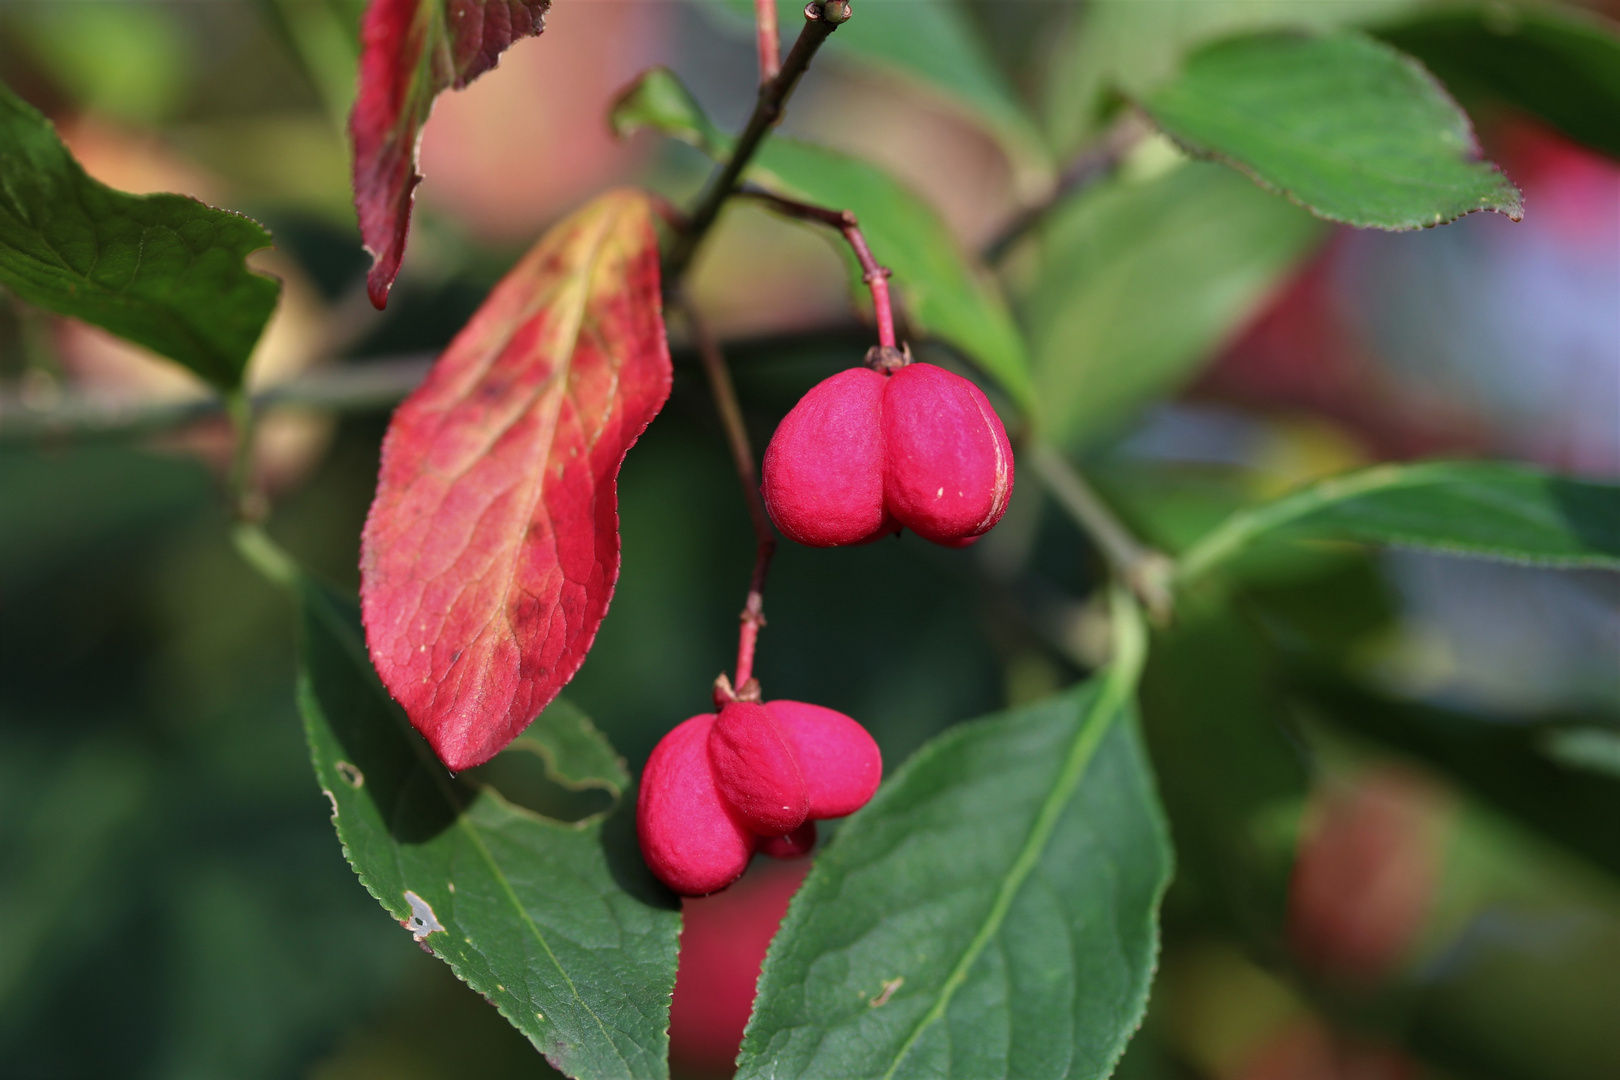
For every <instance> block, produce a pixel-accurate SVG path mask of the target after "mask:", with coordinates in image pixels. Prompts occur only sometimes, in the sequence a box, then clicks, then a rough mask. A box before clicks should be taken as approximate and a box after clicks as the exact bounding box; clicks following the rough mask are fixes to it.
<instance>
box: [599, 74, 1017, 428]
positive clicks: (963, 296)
mask: <svg viewBox="0 0 1620 1080" xmlns="http://www.w3.org/2000/svg"><path fill="white" fill-rule="evenodd" d="M612 117H613V119H612V122H613V125H614V128H615V129H616V130H617V131H618V132H619V133H620V134H621V135H622V134H628V133H630V132H632V131H635V130H637V129H638V128H640V127H651V128H654V129H656V130H658V131H661V132H663V133H664V134H666V135H669V136H670V137H672V138H676V139H680V140H681V141H682V142H686V143H689V144H691V145H692V146H695V147H697V148H698V149H699V150H702V151H703V152H704V153H706V154H708V155H710V156H711V157H714V158H715V159H716V160H723V159H724V157H725V155H726V154H728V153H730V140H729V139H726V138H725V137H724V136H723V135H721V134H720V133H719V132H718V131H717V130H716V129H715V127H714V125H713V124H711V123H710V122H709V121H708V119H707V118H706V117H705V116H704V114H703V110H702V109H701V108H700V107H699V106H698V104H697V102H696V101H694V100H693V99H692V96H691V95H690V94H689V93H687V92H686V89H685V88H684V87H683V86H681V84H680V82H679V81H678V80H677V79H676V78H675V76H674V75H673V74H671V73H670V72H669V71H667V70H665V69H663V68H655V69H653V70H652V71H650V72H648V73H647V74H645V75H643V76H642V78H641V79H640V80H638V82H637V83H636V84H635V85H633V86H632V87H630V88H629V89H628V90H627V91H626V92H625V93H624V95H623V96H621V97H620V99H619V101H618V103H617V105H616V106H615V108H614V110H613V114H612ZM747 178H748V179H749V180H751V181H753V182H754V183H757V184H760V185H762V186H764V187H767V188H769V189H770V190H772V191H774V192H776V193H777V194H779V195H783V196H786V197H788V198H792V199H799V200H801V201H804V202H810V203H815V204H818V205H821V206H827V207H832V208H835V209H840V210H853V211H854V212H855V216H856V217H857V218H858V219H859V220H860V225H861V231H862V232H863V233H865V234H866V239H867V242H868V243H869V244H870V245H871V247H872V254H873V255H874V256H876V258H877V260H878V262H880V263H882V264H883V265H884V266H887V267H888V268H889V269H891V270H893V271H894V278H893V281H892V287H893V289H894V291H895V292H896V293H897V294H898V296H899V298H900V301H901V304H902V306H903V309H904V311H905V314H906V316H907V317H908V319H909V322H910V325H911V327H912V328H913V329H914V330H916V331H918V332H920V333H923V334H927V335H930V336H934V337H938V338H940V339H941V340H943V341H945V342H948V343H949V344H950V345H952V346H954V347H955V348H957V349H959V350H961V351H962V352H963V353H964V354H965V355H966V356H967V357H968V358H969V359H971V360H973V361H974V362H975V363H977V364H978V365H979V367H980V368H982V369H983V370H984V371H985V373H986V374H988V375H990V376H991V377H992V378H994V379H995V380H996V382H997V383H999V384H1000V386H1001V388H1002V389H1003V390H1005V391H1006V392H1007V394H1008V396H1010V397H1011V398H1012V399H1013V400H1014V401H1016V402H1017V403H1018V405H1019V406H1020V407H1021V408H1023V409H1025V410H1026V411H1027V410H1028V409H1030V408H1031V406H1032V405H1033V400H1034V399H1033V396H1032V391H1031V387H1030V379H1029V359H1028V355H1027V352H1026V350H1025V347H1024V341H1023V338H1022V337H1021V336H1020V334H1019V332H1018V327H1017V326H1016V325H1015V324H1014V323H1013V320H1012V316H1011V314H1010V313H1009V312H1008V310H1007V305H1006V302H1005V301H1004V300H1003V299H1002V297H1001V294H1000V293H999V291H997V289H996V287H995V285H994V283H993V282H992V281H991V280H990V279H989V277H988V276H987V275H986V274H984V273H983V272H982V271H981V270H980V269H979V268H978V267H976V266H974V265H973V263H972V261H971V260H970V259H969V257H968V255H967V254H966V253H965V252H963V250H962V248H961V246H960V245H959V244H957V242H956V240H955V238H954V237H952V236H951V234H950V230H949V229H947V228H946V227H945V223H944V222H943V221H941V220H940V218H939V215H938V214H937V213H935V212H934V210H933V208H932V207H930V206H929V205H928V204H927V203H926V202H924V201H923V200H922V199H921V198H920V197H919V196H917V195H915V194H913V193H912V192H911V191H910V190H908V189H907V188H906V187H905V186H904V185H902V184H901V183H900V182H899V181H897V180H895V179H894V178H893V177H891V176H890V175H889V174H888V173H886V172H884V171H883V170H881V169H879V168H878V167H877V166H875V165H871V164H869V163H867V162H864V161H860V160H858V159H856V158H852V157H848V156H846V155H843V154H840V153H837V152H835V151H832V150H828V149H826V148H824V147H820V146H812V145H810V144H808V143H802V142H796V141H794V140H792V139H784V138H779V137H773V138H771V139H769V140H768V141H766V143H765V144H764V145H763V146H762V147H761V148H760V150H759V153H758V155H757V156H756V157H755V158H754V164H753V166H752V167H750V168H749V170H748V173H747ZM828 236H829V238H830V239H831V240H832V241H834V242H836V243H837V245H838V248H839V251H840V252H841V253H844V254H846V255H847V249H846V248H845V246H844V242H843V240H842V238H840V237H839V236H837V234H835V233H831V232H828ZM850 267H851V269H852V271H853V272H854V278H853V280H854V281H855V283H856V284H857V285H859V282H860V276H859V270H858V269H857V268H856V266H855V262H854V260H853V259H851V260H850ZM860 291H861V292H863V293H864V292H865V287H864V286H860Z"/></svg>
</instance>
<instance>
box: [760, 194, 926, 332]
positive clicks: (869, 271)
mask: <svg viewBox="0 0 1620 1080" xmlns="http://www.w3.org/2000/svg"><path fill="white" fill-rule="evenodd" d="M737 194H739V195H746V196H748V197H749V198H750V199H758V200H759V201H761V202H763V203H767V204H769V205H770V206H771V208H772V209H774V210H776V211H778V212H779V213H783V214H786V215H788V216H789V217H796V218H800V219H802V220H805V221H815V222H820V223H821V224H823V225H830V226H832V227H833V228H835V229H837V230H838V231H839V232H840V233H842V234H843V235H844V239H845V240H847V241H848V242H849V246H850V250H852V251H853V252H854V253H855V261H856V262H858V263H860V264H861V280H862V281H864V282H866V284H867V287H868V288H870V289H871V290H872V311H873V313H874V315H875V316H876V317H877V330H878V344H879V345H880V346H882V347H883V348H885V349H892V348H894V347H895V345H896V341H895V334H894V305H893V302H892V301H891V300H890V298H889V275H890V273H891V271H890V270H889V268H888V267H886V266H880V265H878V261H877V259H876V258H875V257H874V256H873V255H872V249H871V248H870V247H868V246H867V243H866V237H865V235H863V234H862V232H861V227H860V223H859V222H857V221H856V219H855V213H854V211H852V210H832V209H829V208H828V207H825V206H814V205H812V204H810V203H804V202H799V201H798V200H797V199H787V198H783V197H782V196H781V195H778V194H776V193H775V192H772V191H767V190H766V189H764V188H762V187H759V186H757V185H754V184H743V185H741V186H740V187H738V189H737Z"/></svg>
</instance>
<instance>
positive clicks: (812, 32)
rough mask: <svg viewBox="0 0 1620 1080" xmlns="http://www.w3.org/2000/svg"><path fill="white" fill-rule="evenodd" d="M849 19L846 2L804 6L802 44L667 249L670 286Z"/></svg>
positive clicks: (765, 90) (765, 89)
mask: <svg viewBox="0 0 1620 1080" xmlns="http://www.w3.org/2000/svg"><path fill="white" fill-rule="evenodd" d="M849 15H850V11H849V3H848V2H847V0H825V2H820V0H812V3H810V4H808V5H806V7H805V9H804V29H803V30H801V31H799V38H798V40H797V41H795V42H794V43H793V48H792V50H791V51H789V52H788V55H787V59H786V60H784V61H783V62H782V70H780V71H778V72H777V73H776V77H775V78H774V79H772V80H771V81H770V82H768V83H766V84H765V85H763V86H761V87H760V88H759V100H758V101H757V102H756V103H755V104H754V112H753V115H752V116H750V117H749V118H748V126H747V127H745V128H744V129H743V133H742V137H741V138H739V139H738V140H737V145H736V147H735V148H734V149H733V150H732V151H731V157H730V158H728V159H727V161H726V163H725V165H723V166H721V168H720V169H719V171H718V172H717V173H716V174H715V177H714V179H713V180H712V181H710V183H709V186H708V187H707V188H706V189H705V190H704V192H703V196H702V198H700V199H699V200H698V204H697V207H696V208H695V209H694V210H693V211H692V214H691V217H690V220H689V221H688V224H687V227H686V229H685V231H684V232H682V233H681V234H680V236H678V237H677V238H676V240H675V243H674V244H673V245H672V246H671V247H670V249H669V254H668V255H666V256H665V258H664V280H665V281H666V282H669V283H672V284H673V283H674V282H676V281H679V280H680V277H681V275H682V274H684V273H685V272H686V268H687V267H688V266H689V265H691V262H692V256H694V255H695V254H697V249H698V245H699V244H701V243H702V242H703V238H704V236H706V235H707V234H708V231H709V229H710V227H711V226H713V225H714V222H715V219H716V218H718V217H719V216H720V207H721V206H723V205H724V204H725V201H726V199H728V198H730V196H731V193H732V192H733V191H735V190H736V189H737V182H738V181H739V180H740V179H742V174H743V170H744V169H746V168H747V167H748V163H749V162H750V161H752V160H753V158H754V153H755V151H757V150H758V149H759V144H760V143H761V142H763V141H764V140H765V136H766V135H767V134H768V133H769V132H770V130H771V128H772V127H774V126H775V125H776V122H777V121H778V120H780V119H781V118H782V107H783V106H784V105H786V104H787V100H788V98H789V97H790V96H792V94H793V88H794V87H796V86H798V85H799V79H800V78H801V77H802V76H803V75H804V72H805V69H806V68H807V67H809V66H810V58H811V57H813V56H815V54H816V50H817V49H820V48H821V43H822V42H824V41H826V40H827V37H828V35H830V34H831V33H832V32H833V31H834V30H836V29H838V28H839V27H840V26H841V25H843V24H844V23H845V22H847V21H848V20H849Z"/></svg>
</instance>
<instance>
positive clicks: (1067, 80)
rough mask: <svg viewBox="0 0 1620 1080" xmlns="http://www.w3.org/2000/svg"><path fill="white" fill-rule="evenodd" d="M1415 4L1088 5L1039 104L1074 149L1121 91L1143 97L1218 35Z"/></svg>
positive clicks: (1363, 0) (1317, 23) (1200, 0)
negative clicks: (1196, 50) (1194, 52)
mask: <svg viewBox="0 0 1620 1080" xmlns="http://www.w3.org/2000/svg"><path fill="white" fill-rule="evenodd" d="M1413 3H1414V0H1275V2H1270V3H1264V4H1257V3H1253V2H1252V0H1110V2H1108V3H1100V4H1086V5H1084V7H1083V8H1082V10H1081V11H1080V12H1079V13H1078V14H1077V16H1076V17H1075V18H1074V19H1073V21H1072V22H1071V23H1070V24H1069V27H1068V30H1067V32H1066V33H1064V34H1062V35H1061V36H1060V38H1059V39H1058V41H1057V42H1056V44H1055V45H1054V47H1053V49H1052V61H1051V65H1050V71H1049V73H1048V75H1047V78H1046V80H1045V86H1044V89H1043V92H1042V101H1043V107H1044V111H1045V117H1044V120H1045V124H1046V128H1047V131H1048V134H1049V137H1050V138H1051V140H1052V142H1053V143H1054V144H1055V145H1056V146H1057V147H1058V148H1059V149H1060V150H1064V151H1067V150H1072V149H1073V148H1074V147H1075V146H1077V145H1078V144H1079V143H1080V142H1081V141H1082V140H1083V139H1084V138H1085V137H1086V136H1087V135H1089V134H1091V133H1092V132H1093V131H1094V129H1095V126H1096V124H1097V123H1098V121H1099V120H1100V119H1102V117H1103V114H1104V113H1105V112H1106V111H1107V110H1106V106H1107V105H1108V104H1109V103H1110V100H1109V99H1110V98H1111V97H1112V96H1113V95H1115V94H1118V93H1124V94H1128V95H1130V96H1132V97H1141V96H1143V95H1145V94H1147V93H1149V92H1151V91H1152V90H1154V89H1156V88H1157V87H1158V86H1159V85H1160V84H1162V83H1163V82H1165V81H1166V80H1167V79H1169V78H1170V77H1171V76H1173V75H1174V74H1175V71H1176V69H1177V68H1178V67H1179V66H1180V64H1181V59H1182V57H1183V56H1185V55H1186V54H1187V53H1189V52H1191V51H1192V50H1193V49H1194V48H1196V47H1197V46H1199V45H1201V44H1204V43H1205V42H1208V41H1212V40H1214V39H1216V38H1221V37H1229V36H1232V35H1234V34H1238V33H1252V32H1254V31H1258V30H1266V29H1276V28H1289V29H1296V30H1307V29H1316V30H1326V29H1331V28H1334V27H1338V26H1343V25H1346V24H1353V23H1357V22H1362V21H1365V20H1367V19H1374V18H1380V17H1384V16H1387V15H1389V14H1390V13H1391V12H1395V11H1400V10H1403V9H1405V8H1408V7H1411V6H1412V5H1413Z"/></svg>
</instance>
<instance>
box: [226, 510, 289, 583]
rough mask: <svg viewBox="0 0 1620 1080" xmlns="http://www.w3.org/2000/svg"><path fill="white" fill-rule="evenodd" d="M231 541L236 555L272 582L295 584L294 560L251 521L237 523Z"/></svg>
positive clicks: (232, 531)
mask: <svg viewBox="0 0 1620 1080" xmlns="http://www.w3.org/2000/svg"><path fill="white" fill-rule="evenodd" d="M231 543H232V544H234V545H235V547H236V552H237V554H239V555H241V556H242V558H243V559H244V560H246V562H247V564H248V565H249V566H251V567H253V569H255V570H257V571H258V572H259V573H260V574H261V575H262V576H263V577H264V579H265V580H266V581H268V582H270V583H271V584H272V585H278V586H280V587H281V588H283V589H291V588H293V587H295V586H296V585H297V584H298V578H299V576H300V575H299V569H298V561H297V560H296V559H294V558H293V557H292V556H291V555H289V554H287V553H286V552H285V551H284V550H282V548H281V546H280V545H279V544H277V543H276V542H275V541H274V540H272V539H270V536H269V534H268V533H266V532H265V531H264V529H262V528H260V527H259V526H258V525H255V524H252V523H251V522H243V523H242V524H239V525H237V526H236V528H234V529H232V530H231Z"/></svg>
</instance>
